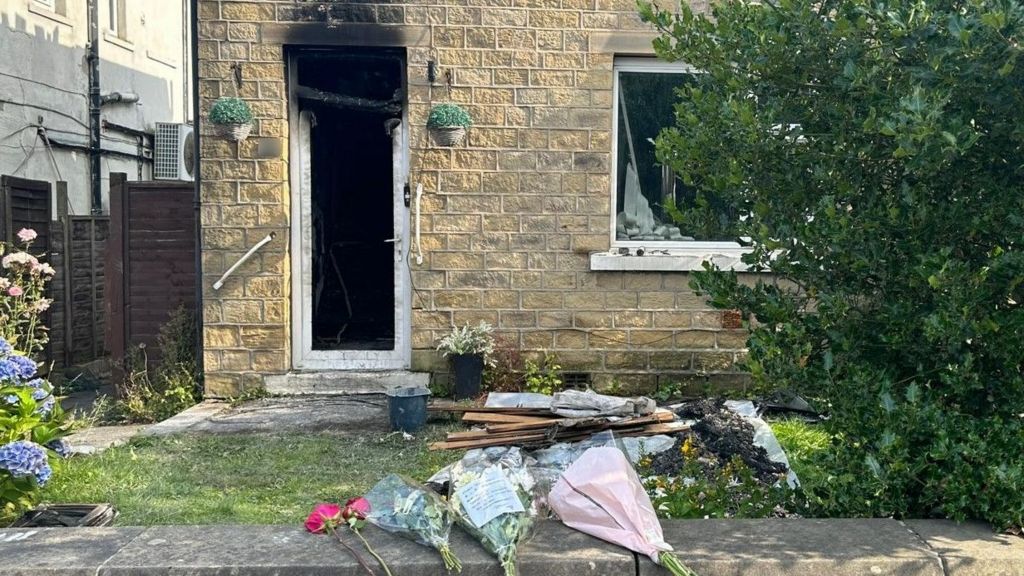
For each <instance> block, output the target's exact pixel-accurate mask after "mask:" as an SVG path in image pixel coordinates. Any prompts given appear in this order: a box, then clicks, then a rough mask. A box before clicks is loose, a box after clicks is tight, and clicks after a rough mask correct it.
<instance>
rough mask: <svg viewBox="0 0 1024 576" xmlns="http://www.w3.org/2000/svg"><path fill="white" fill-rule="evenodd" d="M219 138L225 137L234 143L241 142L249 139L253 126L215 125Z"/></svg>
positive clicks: (246, 124)
mask: <svg viewBox="0 0 1024 576" xmlns="http://www.w3.org/2000/svg"><path fill="white" fill-rule="evenodd" d="M213 126H214V129H215V130H216V132H217V135H218V136H223V137H225V138H227V139H228V140H231V141H232V142H241V141H242V140H245V139H246V138H248V137H249V132H251V131H252V124H250V123H248V122H247V123H245V124H214V125H213Z"/></svg>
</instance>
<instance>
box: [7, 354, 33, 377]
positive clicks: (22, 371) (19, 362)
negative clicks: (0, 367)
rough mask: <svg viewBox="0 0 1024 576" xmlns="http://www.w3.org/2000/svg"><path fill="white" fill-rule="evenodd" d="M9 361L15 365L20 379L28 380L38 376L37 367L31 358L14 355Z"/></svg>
mask: <svg viewBox="0 0 1024 576" xmlns="http://www.w3.org/2000/svg"><path fill="white" fill-rule="evenodd" d="M7 361H8V362H11V363H12V364H14V366H15V369H16V370H17V374H18V377H19V378H22V379H27V378H31V377H33V376H35V375H36V368H37V366H36V363H35V361H34V360H32V359H31V358H28V357H26V356H18V355H14V356H11V357H10V358H8V359H7Z"/></svg>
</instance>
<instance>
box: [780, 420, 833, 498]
mask: <svg viewBox="0 0 1024 576" xmlns="http://www.w3.org/2000/svg"><path fill="white" fill-rule="evenodd" d="M769 425H770V426H771V427H772V432H774V433H775V437H776V438H778V440H779V444H782V448H783V450H785V451H786V457H788V458H789V465H790V467H791V468H792V469H793V471H794V472H796V475H797V477H798V478H800V482H801V484H803V485H804V486H811V485H814V484H815V483H816V482H821V481H822V475H823V472H822V470H821V469H820V468H819V467H818V465H817V463H816V462H815V460H816V457H817V456H818V454H820V453H821V452H824V451H825V450H828V447H829V437H828V434H826V433H825V432H824V431H823V430H822V429H821V427H820V426H817V425H814V424H808V423H806V422H804V421H802V420H797V419H788V420H777V421H774V422H769Z"/></svg>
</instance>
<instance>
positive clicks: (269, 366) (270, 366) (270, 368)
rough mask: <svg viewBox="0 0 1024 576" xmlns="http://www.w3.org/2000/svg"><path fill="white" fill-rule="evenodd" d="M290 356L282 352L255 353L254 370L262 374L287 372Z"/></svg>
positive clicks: (253, 356)
mask: <svg viewBox="0 0 1024 576" xmlns="http://www.w3.org/2000/svg"><path fill="white" fill-rule="evenodd" d="M289 360H290V359H289V358H288V355H287V354H286V353H284V352H281V351H259V350H257V351H254V352H253V353H252V369H253V370H255V371H257V372H260V373H275V372H285V371H287V370H288V366H289V364H290V362H289Z"/></svg>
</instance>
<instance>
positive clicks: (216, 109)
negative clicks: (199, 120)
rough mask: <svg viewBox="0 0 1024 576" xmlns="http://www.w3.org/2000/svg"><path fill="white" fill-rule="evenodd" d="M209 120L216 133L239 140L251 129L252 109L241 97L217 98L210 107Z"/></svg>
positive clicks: (244, 137) (235, 140) (246, 135)
mask: <svg viewBox="0 0 1024 576" xmlns="http://www.w3.org/2000/svg"><path fill="white" fill-rule="evenodd" d="M210 122H211V123H212V124H213V125H214V128H215V129H216V130H217V134H219V135H220V136H224V137H226V138H228V139H230V140H232V141H234V142H240V141H242V140H245V139H246V138H247V137H248V136H249V131H250V130H252V109H251V108H249V104H248V103H246V101H245V100H242V99H241V98H219V99H218V100H217V101H216V102H214V103H213V107H212V108H210Z"/></svg>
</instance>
